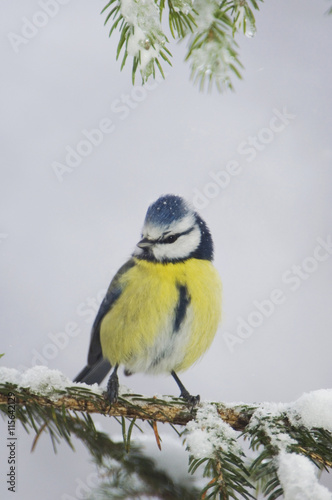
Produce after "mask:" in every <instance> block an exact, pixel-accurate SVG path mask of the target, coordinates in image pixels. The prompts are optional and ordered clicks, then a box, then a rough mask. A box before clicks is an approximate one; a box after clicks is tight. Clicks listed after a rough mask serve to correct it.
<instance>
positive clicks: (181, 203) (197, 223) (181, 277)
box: [74, 194, 221, 405]
mask: <svg viewBox="0 0 332 500" xmlns="http://www.w3.org/2000/svg"><path fill="white" fill-rule="evenodd" d="M213 256H214V246H213V240H212V236H211V232H210V230H209V228H208V226H207V224H206V223H205V221H204V220H203V219H202V218H201V216H200V215H199V214H198V213H197V212H196V211H195V209H194V208H193V207H192V206H191V205H190V203H188V202H187V201H186V200H185V199H184V198H182V197H181V196H178V195H174V194H167V195H162V196H160V197H159V198H158V199H157V200H156V201H155V202H153V203H152V204H151V205H150V206H149V207H148V210H147V212H146V216H145V220H144V224H143V228H142V233H141V239H140V240H139V242H138V243H137V245H136V247H135V249H134V251H133V253H132V255H131V257H130V258H129V260H128V261H127V262H126V263H125V264H124V265H123V266H122V267H121V268H120V269H119V270H118V272H117V273H116V274H115V276H114V278H113V279H112V281H111V283H110V285H109V288H108V290H107V293H106V295H105V298H104V300H103V301H102V303H101V305H100V308H99V311H98V313H97V315H96V318H95V321H94V323H93V326H92V330H91V339H90V346H89V352H88V364H87V366H85V368H83V370H82V371H81V372H80V373H79V374H78V375H77V377H76V378H75V379H74V382H85V383H87V384H94V383H98V384H100V383H101V382H102V380H103V379H104V378H105V377H106V375H107V374H108V372H109V371H110V370H111V369H112V368H113V371H112V373H111V375H110V377H109V380H108V383H107V397H108V400H109V402H110V403H111V404H112V403H115V402H116V401H117V400H118V395H119V378H118V374H117V372H118V368H119V367H120V366H123V368H124V373H125V375H132V374H135V373H147V374H152V375H157V374H161V373H166V374H170V375H172V377H173V378H174V380H175V382H176V383H177V385H178V387H179V389H180V397H181V398H183V399H184V400H185V401H186V402H188V403H189V404H192V405H195V404H198V403H199V401H200V396H199V395H197V396H192V395H191V394H190V393H189V391H188V390H187V389H186V388H185V387H184V385H183V383H182V382H181V380H180V379H179V377H178V375H177V373H178V372H182V371H184V370H186V369H187V368H189V367H190V366H191V365H193V364H194V363H195V362H196V361H198V359H200V358H201V356H202V355H203V354H204V353H205V351H206V350H207V349H208V348H209V347H210V345H211V343H212V341H213V339H214V337H215V334H216V332H217V329H218V326H219V322H220V319H221V280H220V277H219V273H218V271H217V270H216V268H215V267H214V265H213V263H212V262H213Z"/></svg>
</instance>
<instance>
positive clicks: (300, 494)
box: [278, 451, 332, 500]
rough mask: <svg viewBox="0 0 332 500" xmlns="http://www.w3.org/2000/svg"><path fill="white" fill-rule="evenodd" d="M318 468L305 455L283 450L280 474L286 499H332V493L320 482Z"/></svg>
mask: <svg viewBox="0 0 332 500" xmlns="http://www.w3.org/2000/svg"><path fill="white" fill-rule="evenodd" d="M316 470H317V468H316V467H315V465H314V464H313V463H312V462H310V460H308V458H306V457H304V456H303V455H297V454H296V453H287V452H285V451H282V452H281V453H280V454H279V456H278V476H279V480H280V484H281V486H282V489H283V491H284V499H285V500H313V499H314V500H332V494H331V493H330V492H329V491H328V489H327V488H325V486H322V485H321V484H319V483H318V479H317V476H316Z"/></svg>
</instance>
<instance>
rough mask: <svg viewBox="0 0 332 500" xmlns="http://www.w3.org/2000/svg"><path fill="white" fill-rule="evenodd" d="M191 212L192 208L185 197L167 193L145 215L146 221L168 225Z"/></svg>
mask: <svg viewBox="0 0 332 500" xmlns="http://www.w3.org/2000/svg"><path fill="white" fill-rule="evenodd" d="M189 212H191V210H190V209H189V207H188V205H187V203H186V202H185V200H184V199H183V198H181V197H180V196H175V195H174V194H166V195H164V196H161V197H160V198H158V200H157V201H155V202H154V203H152V205H150V206H149V208H148V211H147V212H146V216H145V223H150V224H153V225H156V224H158V225H160V224H162V225H165V226H166V225H169V224H171V223H172V222H174V221H177V220H180V219H183V217H185V216H186V215H187V214H188V213H189Z"/></svg>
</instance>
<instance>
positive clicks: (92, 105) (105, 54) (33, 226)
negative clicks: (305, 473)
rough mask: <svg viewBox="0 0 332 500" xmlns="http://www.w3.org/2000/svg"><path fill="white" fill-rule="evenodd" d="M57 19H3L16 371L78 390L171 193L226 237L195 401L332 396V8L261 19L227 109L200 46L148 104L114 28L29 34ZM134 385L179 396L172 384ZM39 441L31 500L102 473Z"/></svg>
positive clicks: (85, 9) (11, 6) (148, 93)
mask: <svg viewBox="0 0 332 500" xmlns="http://www.w3.org/2000/svg"><path fill="white" fill-rule="evenodd" d="M59 2H60V0H59ZM41 3H42V1H40V2H38V1H35V0H25V1H22V0H21V1H15V2H2V6H1V9H0V13H1V30H2V44H1V49H0V50H1V61H2V71H1V79H0V86H1V92H0V100H1V118H2V119H1V125H0V127H1V133H0V141H1V157H2V161H1V183H0V207H1V211H0V268H1V271H0V272H1V292H2V294H1V315H0V325H1V332H2V343H1V352H5V356H4V357H3V358H2V359H1V363H2V365H3V366H8V367H12V368H20V369H24V368H28V367H30V366H32V365H33V364H35V363H37V364H46V365H47V366H49V367H50V368H52V369H59V370H61V371H62V372H63V373H65V374H66V375H67V376H68V377H70V378H72V377H74V376H75V375H76V374H77V372H78V371H79V370H80V369H81V368H82V367H83V365H84V364H85V361H86V355H87V349H88V343H89V332H90V327H91V323H92V321H93V318H94V315H95V312H96V309H97V307H98V305H99V303H100V301H101V300H102V297H103V293H104V291H105V289H106V288H107V286H108V284H109V281H110V279H111V278H112V276H113V274H114V273H115V271H116V270H117V269H118V268H119V267H120V265H122V264H123V263H124V262H125V260H126V259H127V258H128V257H129V256H130V254H131V252H132V251H133V249H134V247H135V244H136V242H137V241H138V238H139V237H140V231H141V227H142V223H143V220H144V216H145V212H146V209H147V207H148V205H149V203H150V202H151V201H154V200H155V199H156V198H158V196H159V195H161V194H165V193H175V194H180V195H183V196H184V197H186V198H187V199H188V200H190V201H192V202H193V203H194V204H195V205H196V206H197V207H198V208H199V211H200V213H201V215H202V217H203V218H204V219H205V220H206V221H207V223H208V225H209V226H210V229H211V231H212V235H213V237H214V241H215V265H216V267H217V268H218V270H219V272H220V275H221V277H222V281H223V322H222V325H221V327H220V329H219V331H218V334H217V336H216V339H215V341H214V344H213V347H212V348H211V349H210V351H209V352H208V353H207V354H206V355H205V357H204V358H203V359H202V361H201V362H200V363H199V364H197V365H196V366H194V367H192V368H191V369H189V370H188V371H187V372H186V373H185V374H183V375H182V379H183V382H184V384H185V385H186V386H187V387H188V389H189V390H190V391H191V392H192V393H194V394H200V395H201V398H202V399H210V400H219V401H244V402H248V403H252V402H260V401H283V402H287V401H292V400H294V399H296V398H298V397H299V396H300V395H301V394H303V393H304V392H308V391H312V390H316V389H322V388H327V387H331V348H332V342H331V327H332V319H331V292H332V287H331V284H332V279H331V278H332V224H331V222H332V210H331V199H332V182H331V181H332V173H331V168H332V142H331V136H332V130H331V122H332V112H331V104H332V97H331V96H332V94H331V78H332V73H331V64H330V58H331V50H332V37H331V29H332V16H331V17H328V16H326V15H324V13H325V12H326V10H327V8H328V7H329V2H327V1H322V0H316V1H314V0H302V1H301V2H298V1H295V0H288V1H285V0H283V1H281V0H268V1H266V2H265V3H264V4H262V6H261V11H260V13H259V14H258V15H257V35H256V36H255V37H254V38H253V39H248V38H245V37H244V36H239V37H238V42H239V51H240V59H241V61H242V63H243V64H244V66H245V69H244V70H243V80H242V81H239V80H238V81H236V80H235V81H234V87H235V92H234V93H232V92H227V93H224V94H222V95H220V94H218V93H217V92H216V91H213V92H212V93H211V94H206V93H199V91H198V89H197V88H196V87H194V86H193V85H192V83H191V82H190V81H189V67H188V65H187V64H185V63H184V62H183V59H184V55H185V44H181V45H175V44H174V45H173V47H172V52H173V67H172V68H169V67H167V68H166V67H165V70H166V73H167V76H166V80H165V81H160V80H159V81H158V82H157V83H155V82H151V83H150V84H149V85H148V87H146V88H144V89H142V88H141V87H140V86H139V84H138V83H137V86H136V87H134V88H133V87H132V85H131V75H130V67H129V66H130V63H129V65H128V68H126V69H125V70H124V71H123V72H122V73H121V72H120V64H119V63H118V62H116V61H115V51H116V45H117V35H115V36H114V37H113V38H112V40H110V39H109V38H108V32H107V29H106V28H104V27H103V21H104V17H103V16H100V15H99V12H100V10H101V8H102V7H103V6H104V4H105V3H106V2H101V1H99V2H90V1H82V0H81V1H77V0H72V1H68V2H65V1H63V2H62V5H60V6H59V10H58V12H57V13H55V15H54V16H53V17H49V18H47V19H46V22H45V26H43V27H39V28H36V29H35V30H33V31H32V28H31V26H30V30H31V31H30V32H29V28H27V27H26V26H27V24H29V22H31V21H32V20H33V19H34V20H35V21H36V20H37V23H38V19H39V22H40V20H41V19H42V18H40V14H38V13H40V12H41V7H40V4H41ZM38 15H39V18H38ZM27 20H28V21H27ZM22 30H23V32H24V30H25V33H28V34H29V33H30V35H29V36H30V38H26V39H25V42H24V43H14V42H13V36H11V37H9V36H8V35H9V34H10V33H14V34H16V35H20V36H22ZM96 129H99V132H96ZM93 130H94V132H93ZM91 134H92V135H91ZM87 140H88V141H90V142H88V143H87V142H86V141H87ZM82 141H85V143H84V144H85V146H84V145H82V144H83V143H82ZM93 142H94V144H93ZM91 143H92V144H91ZM87 144H88V145H87ZM89 144H90V146H89ZM60 164H62V165H67V169H66V171H63V172H62V174H61V175H60V174H59V169H61V167H59V165H60ZM68 167H69V168H68ZM60 332H61V333H62V334H63V335H61V336H60V335H58V334H59V333H60ZM60 337H61V339H62V342H63V343H62V344H59V342H60V340H59V339H60ZM121 382H123V383H125V384H126V385H128V386H130V387H131V388H132V389H133V390H135V391H138V392H142V393H145V394H150V395H151V394H156V393H158V394H178V388H177V387H176V385H175V383H174V381H173V379H172V378H171V377H168V376H165V377H163V376H161V377H148V376H144V375H136V376H134V377H131V378H130V379H125V378H124V376H123V375H122V374H121V379H120V383H121ZM100 422H102V425H103V428H104V429H105V430H108V429H115V432H119V429H117V428H116V427H114V426H112V424H110V423H108V422H107V421H106V420H105V419H102V420H101V419H100ZM1 426H2V435H3V438H2V444H1V446H0V464H1V466H0V469H1V471H2V472H1V474H2V477H1V478H0V495H1V498H5V499H7V498H13V496H10V494H8V492H7V490H6V485H5V474H4V471H5V468H6V465H7V458H6V445H5V435H6V432H7V429H6V425H5V424H4V423H2V424H1ZM32 439H33V437H32V436H26V435H25V433H24V431H23V429H19V441H18V457H19V464H18V483H17V484H18V493H17V494H16V496H15V500H23V499H24V500H25V499H30V498H48V499H49V500H58V499H61V500H65V499H66V497H65V496H64V495H65V494H67V495H71V496H72V497H73V498H75V488H76V486H77V481H83V483H85V484H86V482H87V478H88V477H89V474H91V473H93V471H94V466H93V465H91V464H90V463H89V461H88V455H87V453H86V452H85V451H83V449H82V447H81V446H80V445H78V447H77V448H78V451H79V453H76V454H73V452H72V451H71V450H70V449H69V448H68V447H67V446H66V445H63V446H61V447H60V450H59V453H58V454H57V455H56V456H55V455H54V454H53V451H52V446H51V443H50V440H49V438H48V437H47V436H46V435H45V436H43V437H42V438H41V439H40V440H39V444H38V446H37V449H36V451H35V452H34V453H33V454H30V448H31V443H32ZM324 481H325V484H328V483H329V479H326V478H325V479H324ZM330 489H332V486H331V480H330ZM76 498H79V497H77V496H76Z"/></svg>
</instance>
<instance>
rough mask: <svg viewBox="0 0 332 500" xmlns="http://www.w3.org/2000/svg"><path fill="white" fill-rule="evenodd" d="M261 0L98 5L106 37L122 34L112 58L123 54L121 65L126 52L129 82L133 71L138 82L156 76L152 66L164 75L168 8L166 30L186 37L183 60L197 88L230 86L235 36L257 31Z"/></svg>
mask: <svg viewBox="0 0 332 500" xmlns="http://www.w3.org/2000/svg"><path fill="white" fill-rule="evenodd" d="M262 1H263V0H258V1H256V0H248V1H246V0H231V1H229V0H223V1H218V0H167V1H166V0H110V1H109V2H108V3H107V4H106V5H105V7H104V8H103V10H102V13H105V14H106V18H105V25H110V26H111V27H110V31H109V36H111V35H113V33H115V32H116V31H118V32H119V34H120V39H119V43H118V48H117V53H116V58H117V59H118V58H119V56H120V54H123V56H122V63H121V69H122V68H123V67H124V65H125V64H126V62H127V58H128V56H131V57H132V58H133V66H132V81H133V83H134V82H135V76H136V72H137V71H139V72H140V74H141V78H142V82H143V83H144V82H146V81H147V80H148V78H149V77H150V76H152V77H153V78H155V71H156V68H157V69H158V71H159V72H160V73H161V74H162V76H163V77H164V70H163V64H164V62H166V63H168V64H169V65H171V60H170V58H171V56H172V54H171V52H170V49H169V45H170V42H169V39H168V37H167V36H166V34H165V33H164V29H163V25H162V19H163V13H164V11H166V10H167V11H168V25H169V31H170V35H171V36H172V37H173V38H174V39H175V40H184V39H187V40H188V53H187V55H186V58H185V60H186V61H188V62H189V64H190V66H191V78H192V79H193V81H194V83H198V84H199V88H200V89H201V90H203V89H204V87H205V84H206V83H207V84H208V88H209V89H211V87H212V84H213V82H214V83H215V84H216V86H217V88H218V90H219V91H220V92H222V91H223V90H224V89H226V88H230V89H233V84H232V75H235V76H237V77H238V78H241V74H240V68H241V67H242V64H241V63H240V61H239V58H238V53H237V44H236V42H235V39H234V37H235V35H236V34H237V33H238V32H242V33H243V34H244V35H246V36H248V37H252V36H254V34H255V33H256V23H255V16H254V10H258V8H259V6H258V3H259V2H262Z"/></svg>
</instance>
